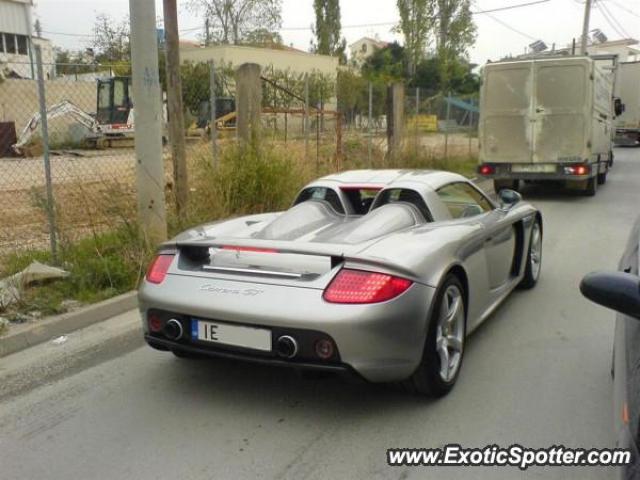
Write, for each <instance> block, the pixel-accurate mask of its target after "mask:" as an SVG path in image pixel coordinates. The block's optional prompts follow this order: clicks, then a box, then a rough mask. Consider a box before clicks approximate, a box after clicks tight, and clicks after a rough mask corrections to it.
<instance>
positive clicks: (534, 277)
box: [518, 219, 542, 290]
mask: <svg viewBox="0 0 640 480" xmlns="http://www.w3.org/2000/svg"><path fill="white" fill-rule="evenodd" d="M541 270H542V226H541V225H540V222H539V221H538V219H536V220H535V222H534V224H533V227H532V228H531V235H530V237H529V250H528V251H527V264H526V267H525V269H524V277H522V280H520V283H519V284H518V288H520V289H522V290H528V289H531V288H533V287H535V286H536V283H538V279H539V278H540V272H541Z"/></svg>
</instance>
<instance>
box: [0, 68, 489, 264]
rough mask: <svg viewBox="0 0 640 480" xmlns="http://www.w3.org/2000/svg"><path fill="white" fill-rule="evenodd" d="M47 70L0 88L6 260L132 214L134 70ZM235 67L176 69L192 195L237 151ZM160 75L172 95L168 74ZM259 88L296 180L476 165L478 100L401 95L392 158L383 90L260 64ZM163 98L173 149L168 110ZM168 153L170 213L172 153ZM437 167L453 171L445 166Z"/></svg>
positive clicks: (270, 131)
mask: <svg viewBox="0 0 640 480" xmlns="http://www.w3.org/2000/svg"><path fill="white" fill-rule="evenodd" d="M41 67H42V72H43V73H42V76H41V77H39V78H42V80H40V81H38V80H31V79H24V78H6V79H4V80H3V81H2V83H0V202H2V205H3V208H2V209H0V258H3V257H4V256H6V254H7V253H11V252H14V251H19V250H21V249H25V248H35V249H44V250H46V249H53V248H55V245H54V243H56V242H58V243H61V242H74V241H75V240H77V239H78V238H81V237H84V236H90V235H96V234H97V233H100V232H104V231H109V230H110V229H113V228H114V226H116V225H122V224H125V225H126V224H127V223H128V222H133V221H134V219H135V208H136V176H135V168H136V161H135V152H134V148H133V147H134V132H135V117H134V111H133V105H134V92H133V91H132V85H131V67H130V65H128V64H118V65H106V66H105V65H101V66H95V65H93V66H87V65H68V64H64V65H52V64H42V65H41ZM235 67H237V66H233V65H230V64H216V65H214V64H213V63H212V62H209V63H184V64H183V65H182V66H181V78H182V89H183V106H184V113H185V125H184V131H185V135H186V140H187V141H186V161H187V167H188V172H189V179H190V180H189V188H190V190H191V191H193V192H196V191H198V190H202V189H203V188H212V185H210V184H207V183H206V182H205V183H203V181H202V178H203V170H202V165H203V164H209V165H211V166H215V165H216V163H217V162H219V161H220V160H221V159H222V158H223V157H224V155H225V152H227V151H229V150H230V149H229V147H232V146H233V145H235V144H236V140H237V130H236V115H237V113H236V110H237V109H236V104H237V100H238V99H237V98H236V84H235ZM160 79H161V83H162V85H163V90H166V83H165V80H164V79H165V73H164V68H162V67H161V69H160ZM261 86H262V88H261V90H262V91H261V96H262V106H261V110H262V112H261V126H262V127H261V141H262V143H263V144H264V145H266V146H267V147H269V149H270V151H271V152H272V153H274V152H275V153H274V155H276V156H277V157H279V158H286V160H287V161H288V162H291V163H292V164H294V165H296V172H302V173H299V174H297V175H298V177H297V178H296V182H297V183H303V182H305V181H308V180H310V179H312V178H314V177H317V176H319V175H322V174H326V173H329V172H332V171H336V170H344V169H354V168H384V167H430V166H431V167H433V166H434V165H433V164H432V163H430V162H431V160H433V159H448V158H449V159H456V158H464V159H467V160H468V159H471V161H470V162H471V163H473V158H474V157H475V156H476V155H477V148H478V146H477V137H476V133H475V132H476V130H477V123H478V109H477V104H478V102H477V98H475V97H473V96H469V95H466V96H464V95H457V94H455V93H451V94H450V95H446V96H443V95H431V96H429V95H428V94H427V92H426V91H424V90H421V89H412V88H405V93H404V113H403V120H402V126H401V127H402V128H401V130H402V137H403V140H402V142H401V149H402V151H401V152H398V153H401V154H400V155H394V156H393V158H394V159H393V161H391V156H390V155H389V147H388V141H387V138H388V134H389V132H388V122H387V112H388V111H389V108H390V95H389V91H388V87H389V86H388V85H387V84H385V83H383V82H375V81H374V82H372V81H369V80H367V79H365V78H363V77H362V76H360V75H359V74H357V73H356V72H352V71H349V70H339V71H338V72H337V74H336V75H333V76H332V75H326V74H324V75H323V74H319V73H317V72H313V71H312V72H306V73H296V72H294V71H292V70H288V71H278V70H274V69H273V68H263V69H262V72H261ZM163 98H165V108H164V116H165V128H164V130H163V131H164V132H165V133H164V134H163V135H164V140H165V144H167V143H168V142H171V139H170V138H168V136H169V134H168V132H169V129H168V128H166V126H167V124H168V122H170V121H171V115H169V114H168V112H167V111H166V95H163ZM42 112H46V115H44V116H43V115H41V113H42ZM45 118H46V122H44V121H43V120H44V119H45ZM45 123H46V125H45ZM45 127H48V128H47V132H46V133H45V132H44V130H45ZM45 135H47V136H48V141H46V142H45V141H43V138H44V136H45ZM396 148H397V147H396ZM163 156H164V166H165V178H166V182H165V191H166V194H167V200H168V203H169V209H170V211H172V210H173V206H174V202H173V200H174V199H173V191H174V186H173V180H172V179H173V163H172V159H171V153H170V149H169V148H165V149H164V154H163ZM435 166H436V167H437V168H448V165H447V164H446V163H445V164H442V163H440V164H436V165H435ZM452 168H453V166H452ZM205 173H206V172H205ZM204 177H205V178H206V175H205V176H204ZM223 213H224V212H223ZM212 215H213V214H212Z"/></svg>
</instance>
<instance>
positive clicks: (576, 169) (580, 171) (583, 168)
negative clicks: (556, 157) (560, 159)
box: [564, 165, 591, 175]
mask: <svg viewBox="0 0 640 480" xmlns="http://www.w3.org/2000/svg"><path fill="white" fill-rule="evenodd" d="M590 172H591V168H590V167H589V165H569V166H566V167H564V173H565V174H566V175H588V174H589V173H590Z"/></svg>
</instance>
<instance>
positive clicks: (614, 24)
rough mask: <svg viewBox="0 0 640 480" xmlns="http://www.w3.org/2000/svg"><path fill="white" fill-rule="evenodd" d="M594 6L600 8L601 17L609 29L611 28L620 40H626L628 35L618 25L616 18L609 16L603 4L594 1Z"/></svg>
mask: <svg viewBox="0 0 640 480" xmlns="http://www.w3.org/2000/svg"><path fill="white" fill-rule="evenodd" d="M595 4H596V5H597V6H599V7H600V13H602V16H603V17H604V19H605V20H606V21H607V23H608V24H609V25H610V26H611V28H613V29H614V30H615V31H616V33H617V34H618V35H620V36H621V37H622V38H628V37H629V34H628V33H627V32H626V31H625V30H624V28H623V27H622V25H620V22H618V20H616V18H615V17H614V16H613V15H612V14H611V12H610V11H609V9H608V8H607V6H606V5H605V4H604V2H602V1H598V0H596V3H595Z"/></svg>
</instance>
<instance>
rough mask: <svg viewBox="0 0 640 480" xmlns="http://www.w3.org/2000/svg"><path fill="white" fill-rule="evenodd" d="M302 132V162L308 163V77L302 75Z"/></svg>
mask: <svg viewBox="0 0 640 480" xmlns="http://www.w3.org/2000/svg"><path fill="white" fill-rule="evenodd" d="M302 126H303V127H302V129H303V130H304V160H305V163H308V162H309V75H308V74H307V73H305V74H304V119H303V121H302Z"/></svg>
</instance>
